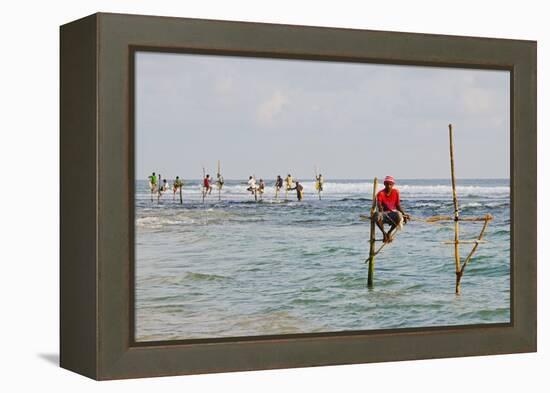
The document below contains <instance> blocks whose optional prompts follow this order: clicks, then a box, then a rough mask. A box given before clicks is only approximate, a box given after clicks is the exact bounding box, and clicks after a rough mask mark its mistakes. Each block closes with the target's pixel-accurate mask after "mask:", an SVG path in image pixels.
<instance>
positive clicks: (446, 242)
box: [441, 239, 487, 245]
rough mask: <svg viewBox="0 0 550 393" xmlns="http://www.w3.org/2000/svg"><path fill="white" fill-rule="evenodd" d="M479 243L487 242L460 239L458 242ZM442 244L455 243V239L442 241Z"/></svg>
mask: <svg viewBox="0 0 550 393" xmlns="http://www.w3.org/2000/svg"><path fill="white" fill-rule="evenodd" d="M479 243H487V242H486V241H485V240H479V239H474V240H459V242H458V244H476V245H477V244H479ZM441 244H455V241H454V240H445V241H444V242H441Z"/></svg>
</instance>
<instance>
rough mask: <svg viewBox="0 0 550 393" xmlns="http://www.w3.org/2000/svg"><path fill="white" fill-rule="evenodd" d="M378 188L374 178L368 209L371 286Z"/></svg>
mask: <svg viewBox="0 0 550 393" xmlns="http://www.w3.org/2000/svg"><path fill="white" fill-rule="evenodd" d="M377 188H378V179H377V178H376V177H375V178H374V183H373V185H372V207H371V209H370V247H369V259H368V261H369V275H368V278H367V286H368V287H369V288H372V287H373V286H374V283H373V280H374V256H375V255H376V252H375V248H374V246H375V242H376V238H375V236H376V222H375V220H374V214H375V213H376V191H377Z"/></svg>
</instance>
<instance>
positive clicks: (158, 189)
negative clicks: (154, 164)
mask: <svg viewBox="0 0 550 393" xmlns="http://www.w3.org/2000/svg"><path fill="white" fill-rule="evenodd" d="M161 184H162V176H161V175H160V173H159V184H158V186H157V202H160V187H161Z"/></svg>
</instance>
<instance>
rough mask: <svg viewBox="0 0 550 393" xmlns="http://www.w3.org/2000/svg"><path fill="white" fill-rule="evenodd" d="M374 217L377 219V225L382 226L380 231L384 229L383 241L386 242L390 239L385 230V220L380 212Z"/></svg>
mask: <svg viewBox="0 0 550 393" xmlns="http://www.w3.org/2000/svg"><path fill="white" fill-rule="evenodd" d="M374 219H375V222H376V226H377V227H378V228H380V231H382V235H383V239H384V240H383V241H384V243H386V242H387V241H388V234H387V233H386V231H385V230H384V220H383V218H382V215H381V214H380V213H376V214H375V216H374Z"/></svg>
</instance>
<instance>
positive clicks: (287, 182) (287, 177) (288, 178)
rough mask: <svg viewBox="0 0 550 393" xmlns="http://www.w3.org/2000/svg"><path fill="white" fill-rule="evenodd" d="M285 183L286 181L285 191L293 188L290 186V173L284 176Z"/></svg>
mask: <svg viewBox="0 0 550 393" xmlns="http://www.w3.org/2000/svg"><path fill="white" fill-rule="evenodd" d="M285 183H286V189H287V191H288V190H293V188H292V176H290V173H289V174H288V175H287V176H286V179H285Z"/></svg>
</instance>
